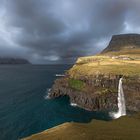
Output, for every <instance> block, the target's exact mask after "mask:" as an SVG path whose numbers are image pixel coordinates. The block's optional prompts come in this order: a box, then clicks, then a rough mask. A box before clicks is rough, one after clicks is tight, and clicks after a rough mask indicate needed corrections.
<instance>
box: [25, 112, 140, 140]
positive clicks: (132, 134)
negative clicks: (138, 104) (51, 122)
mask: <svg viewBox="0 0 140 140" xmlns="http://www.w3.org/2000/svg"><path fill="white" fill-rule="evenodd" d="M139 139H140V113H139V114H137V115H136V116H131V117H129V116H125V117H121V118H119V119H117V120H113V121H109V122H106V121H100V120H92V121H91V122H90V123H86V124H84V123H64V124H62V125H59V126H57V127H54V128H51V129H49V130H47V131H44V132H42V133H38V134H35V135H32V136H30V137H28V138H25V139H23V140H139Z"/></svg>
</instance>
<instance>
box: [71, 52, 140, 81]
mask: <svg viewBox="0 0 140 140" xmlns="http://www.w3.org/2000/svg"><path fill="white" fill-rule="evenodd" d="M135 53H136V52H135ZM114 56H116V55H114ZM123 58H124V59H123ZM125 58H128V60H127V59H125ZM97 74H112V75H124V76H134V75H135V76H136V75H137V76H140V54H139V55H135V54H131V55H130V54H128V55H126V54H125V55H119V56H117V57H116V58H115V57H113V56H109V55H97V56H88V57H81V58H79V59H78V60H77V62H76V64H75V65H74V66H73V67H72V68H71V69H70V70H69V75H70V76H71V77H72V78H75V79H77V78H79V77H80V76H85V77H86V76H88V77H90V76H93V75H97Z"/></svg>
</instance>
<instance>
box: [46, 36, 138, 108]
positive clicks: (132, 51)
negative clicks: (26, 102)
mask: <svg viewBox="0 0 140 140" xmlns="http://www.w3.org/2000/svg"><path fill="white" fill-rule="evenodd" d="M139 42H140V35H134V34H130V35H128V34H127V35H116V36H113V37H112V39H111V42H110V43H109V45H108V47H107V48H106V49H105V50H104V51H103V52H102V53H101V54H98V55H95V56H88V57H81V58H78V60H77V61H76V64H75V65H74V66H73V67H72V68H71V69H70V70H68V71H67V73H66V76H65V77H64V78H60V79H57V80H56V81H55V83H54V85H53V87H52V89H51V94H49V96H50V98H56V97H60V96H65V95H66V96H69V98H70V102H72V103H76V104H77V105H78V106H79V107H82V108H84V109H87V110H90V111H95V110H117V93H118V83H119V79H120V77H123V89H124V94H125V99H126V108H127V110H129V111H140V87H139V85H140V47H139V44H140V43H139Z"/></svg>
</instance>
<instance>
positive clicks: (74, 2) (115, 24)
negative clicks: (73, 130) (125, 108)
mask: <svg viewBox="0 0 140 140" xmlns="http://www.w3.org/2000/svg"><path fill="white" fill-rule="evenodd" d="M139 13H140V1H139V0H133V1H130V0H117V1H116V0H0V56H14V57H23V58H27V59H29V60H30V61H32V62H33V63H71V62H74V60H75V59H76V58H77V57H79V56H85V55H92V54H95V53H97V52H99V51H101V50H102V49H103V48H105V47H106V46H107V44H108V42H109V40H110V38H111V36H112V35H113V34H120V33H140V15H139Z"/></svg>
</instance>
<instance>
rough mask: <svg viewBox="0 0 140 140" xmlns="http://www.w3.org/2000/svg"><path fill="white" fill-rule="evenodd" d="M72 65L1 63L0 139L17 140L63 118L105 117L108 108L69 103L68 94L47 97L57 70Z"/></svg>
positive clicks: (75, 119) (73, 119)
mask: <svg viewBox="0 0 140 140" xmlns="http://www.w3.org/2000/svg"><path fill="white" fill-rule="evenodd" d="M70 67H71V65H1V66H0V140H18V139H20V138H23V137H27V136H29V135H31V134H34V133H38V132H41V131H43V130H46V129H48V128H51V127H54V126H56V125H59V124H62V123H64V122H71V121H73V122H83V123H84V122H85V123H86V122H90V121H91V120H92V119H93V118H94V119H100V120H108V119H109V116H108V113H107V112H89V111H86V110H84V109H81V108H78V107H73V106H71V105H70V102H69V98H68V97H60V98H57V99H51V100H49V99H46V98H45V97H46V96H47V91H48V89H49V88H51V86H52V85H53V83H54V80H55V79H56V78H58V77H56V74H63V73H64V72H65V70H68V69H69V68H70Z"/></svg>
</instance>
